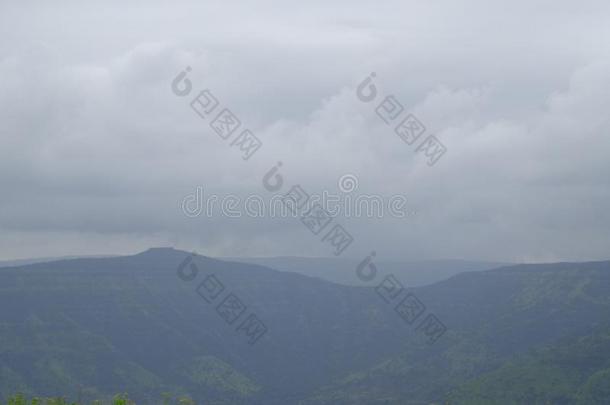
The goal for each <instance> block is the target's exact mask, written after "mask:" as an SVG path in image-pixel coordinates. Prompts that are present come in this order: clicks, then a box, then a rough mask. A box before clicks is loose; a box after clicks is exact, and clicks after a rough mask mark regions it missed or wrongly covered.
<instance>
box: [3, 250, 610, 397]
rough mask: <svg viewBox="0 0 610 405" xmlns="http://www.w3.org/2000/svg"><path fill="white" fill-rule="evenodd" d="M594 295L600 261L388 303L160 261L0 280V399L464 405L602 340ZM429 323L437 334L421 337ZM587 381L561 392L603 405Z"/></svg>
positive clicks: (210, 263)
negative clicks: (524, 369) (565, 349)
mask: <svg viewBox="0 0 610 405" xmlns="http://www.w3.org/2000/svg"><path fill="white" fill-rule="evenodd" d="M609 281H610V262H592V263H557V264H545V265H518V266H508V267H502V268H499V269H495V270H489V271H481V272H468V273H460V274H458V275H456V276H453V277H451V278H449V279H447V280H445V281H442V282H438V283H435V284H432V285H427V286H424V287H418V288H407V289H406V291H402V292H401V295H399V296H397V298H396V299H394V300H392V297H391V295H392V291H391V290H390V289H389V288H385V289H383V288H379V287H378V285H379V284H380V283H381V282H382V278H380V279H375V280H373V281H371V283H369V285H368V286H367V287H353V286H344V285H338V284H335V283H330V282H327V281H324V280H320V279H316V278H312V277H306V276H303V275H300V274H295V273H293V272H282V271H277V270H273V269H270V268H267V267H263V266H259V265H254V264H247V263H236V262H230V261H225V260H215V259H212V258H209V257H204V256H191V255H190V254H188V253H186V252H181V251H177V250H173V249H151V250H148V251H146V252H143V253H140V254H137V255H133V256H123V257H111V258H96V259H75V260H62V261H54V262H47V263H38V264H30V265H26V266H19V267H9V268H2V269H0V396H3V397H6V396H8V395H9V394H13V393H14V392H16V391H24V392H28V393H31V394H34V393H36V394H44V395H67V396H70V397H71V398H75V397H76V395H77V393H78V392H81V394H82V396H83V398H84V399H92V398H98V397H107V396H109V395H111V394H114V393H117V392H129V393H130V395H131V397H133V398H135V399H136V400H137V401H139V403H144V404H147V403H158V402H159V401H158V399H159V398H160V397H161V394H162V393H163V392H171V393H172V395H178V394H188V395H190V396H191V397H193V398H194V399H196V400H197V401H198V403H205V404H297V403H302V404H317V405H319V404H382V403H383V404H422V403H428V404H429V403H432V402H435V401H436V402H439V403H440V402H441V401H446V400H449V401H455V403H468V400H469V398H473V400H474V399H477V398H480V396H478V395H479V394H478V393H479V392H486V391H485V389H486V388H477V387H483V383H482V382H481V381H484V382H486V381H491V382H490V383H489V384H490V385H488V386H489V387H494V388H493V389H494V390H497V389H500V390H505V391H507V395H508V394H509V393H508V388H507V387H500V388H497V386H498V385H500V386H501V385H502V384H503V383H502V381H505V380H503V379H501V378H500V379H498V378H496V379H491V380H490V378H491V377H489V376H492V377H493V376H495V374H493V373H494V372H498V373H500V372H501V370H503V368H505V367H507V364H510V362H511V361H521V359H524V358H526V357H524V356H528V355H529V354H530V353H533V352H534V353H535V352H536V350H544V349H545V348H548V347H554V346H556V345H561V344H562V343H561V342H564V341H566V339H567V340H569V339H572V340H574V339H576V340H577V339H580V338H583V337H586V336H597V335H599V334H602V335H603V333H605V332H604V331H608V330H610V317H609V315H610V283H609ZM384 285H386V284H384ZM386 286H387V285H386ZM408 294H412V295H408ZM382 297H383V298H382ZM409 297H410V298H409ZM384 298H385V299H387V300H388V301H390V302H386V301H385V300H384ZM407 299H409V301H407ZM403 300H404V301H403ZM208 301H210V302H208ZM400 303H403V304H404V303H409V304H414V303H419V304H421V305H423V306H425V308H422V311H423V312H422V314H421V316H419V317H417V319H416V320H413V319H412V318H413V316H412V315H413V313H412V312H409V311H407V310H406V309H405V308H406V307H404V306H399V308H400V309H401V312H400V315H402V316H403V317H402V318H401V316H400V315H399V313H398V312H397V311H396V310H395V308H396V307H397V305H398V304H400ZM409 308H410V309H413V308H415V307H413V306H412V305H411V306H410V307H409ZM420 312H421V311H420ZM431 314H433V315H435V316H436V317H437V319H438V320H440V321H441V322H442V323H443V324H444V325H446V327H447V330H446V332H445V333H444V334H442V336H441V335H439V334H434V333H429V332H430V329H429V328H428V326H429V324H426V323H422V321H426V320H428V319H431V318H429V315H431ZM234 318H235V319H234ZM407 321H409V322H410V321H412V323H411V324H409V323H408V322H407ZM260 322H262V323H260ZM253 325H254V326H255V327H252V326H253ZM437 331H438V330H437ZM432 332H435V330H434V328H432ZM439 336H440V337H439ZM431 337H432V338H433V339H430V338H431ZM436 338H438V340H435V339H436ZM558 347H560V346H558ZM606 353H607V352H605V351H604V352H603V354H601V355H602V356H603V357H604V358H606V356H607V355H606ZM595 367H598V368H599V369H595V368H590V369H587V370H588V371H582V373H581V375H582V378H580V379H578V380H574V381H576V382H574V384H577V383H578V384H580V385H578V386H579V387H584V386H586V384H588V383H590V384H589V385H591V386H593V388H592V389H591V390H590V391H591V393H592V394H591V395H598V396H599V395H600V394H599V392H602V394H601V395H604V394H603V392H604V391H603V387H602V388H600V387H599V384H600V382H599V380H600V379H602V380H603V378H604V376H605V375H606V374H604V370H605V368H604V367H605V364H601V363H600V364H599V365H596V366H595ZM583 370H584V369H583ZM589 372H590V373H592V374H591V375H589V374H587V373H589ZM598 372H600V373H601V374H596V373H598ZM594 375H597V376H596V377H595V378H593V377H594ZM585 378H586V380H585ZM591 378H593V379H592V380H591V381H589V379H591ZM477 379H483V380H481V381H479V380H477ZM496 381H500V383H496ZM494 384H495V385H494ZM566 384H567V383H566ZM473 387H474V388H473ZM523 389H525V390H527V386H526V385H523ZM579 389H580V388H579ZM583 389H584V388H583ZM583 392H584V391H583ZM500 394H502V392H499V393H498V395H500ZM510 395H513V394H510ZM507 398H508V397H507ZM458 401H461V402H458ZM567 403H570V402H567ZM592 403H595V402H592ZM600 403H602V402H600Z"/></svg>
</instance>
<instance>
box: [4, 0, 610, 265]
mask: <svg viewBox="0 0 610 405" xmlns="http://www.w3.org/2000/svg"><path fill="white" fill-rule="evenodd" d="M123 3H124V2H119V1H116V2H114V1H99V2H76V1H75V2H53V4H50V3H48V2H31V1H23V2H12V4H9V2H2V3H1V4H0V168H1V170H0V188H1V190H2V193H1V194H0V258H1V259H14V258H24V257H41V256H61V255H77V254H115V253H116V254H123V253H133V252H137V251H140V250H144V249H146V248H148V247H151V246H175V247H177V248H181V249H196V250H197V251H198V252H200V253H203V254H208V255H229V256H242V255H243V256H246V255H252V256H277V255H297V256H329V255H331V254H332V249H331V248H330V247H329V246H328V245H327V244H325V243H323V242H321V240H320V239H321V236H323V234H319V235H313V234H312V233H311V232H310V231H309V230H308V229H307V228H305V227H304V226H303V224H302V223H301V222H300V221H299V220H297V219H294V218H269V217H261V218H249V217H243V216H242V217H240V218H227V217H226V216H222V215H214V216H213V217H211V218H210V217H207V216H206V215H201V216H198V217H194V218H189V217H187V216H186V215H184V213H183V212H182V210H181V202H182V201H183V198H185V196H187V195H189V193H194V192H195V190H196V188H197V187H202V188H203V190H204V193H205V194H217V195H227V194H235V195H238V196H245V195H250V194H258V195H260V196H261V197H264V198H267V197H270V196H271V195H272V194H271V193H270V192H269V191H267V190H266V189H265V188H264V187H263V185H262V178H263V176H264V175H265V173H267V172H268V171H269V170H270V169H271V167H272V166H274V165H275V164H276V163H277V162H278V161H281V162H282V167H281V175H282V176H283V178H284V179H285V185H284V189H283V190H282V191H286V190H288V188H289V187H290V186H291V185H294V184H299V185H300V186H302V187H303V189H305V190H307V191H308V192H310V193H320V192H322V190H328V191H329V192H331V193H337V192H339V191H338V179H339V178H341V177H342V176H343V175H346V174H349V175H352V176H355V177H356V178H357V179H358V189H357V190H356V191H355V193H367V194H372V193H376V194H378V195H380V196H387V197H389V196H392V195H402V196H404V197H405V199H406V201H407V207H408V209H409V211H410V212H411V214H409V215H407V216H406V217H404V218H395V217H389V216H385V217H383V218H353V217H343V216H341V217H339V216H338V217H336V218H335V219H334V221H336V223H340V224H341V225H343V226H344V227H345V229H347V230H349V232H350V233H351V234H352V235H353V238H354V242H353V244H352V245H351V246H350V247H349V249H348V250H346V251H345V255H346V256H353V257H362V256H364V255H366V254H368V253H369V252H370V251H371V250H375V251H377V254H378V257H380V258H403V259H434V258H462V259H487V260H503V261H558V260H596V259H608V258H609V257H610V253H608V252H609V250H608V247H609V246H610V232H608V229H610V213H609V212H608V207H609V204H608V202H609V201H610V187H609V186H610V177H609V174H610V133H609V132H610V131H609V128H610V118H609V117H610V115H609V114H608V107H609V106H610V41H608V38H610V24H608V21H609V19H610V3H608V2H607V1H580V2H573V1H563V0H560V1H557V0H556V1H542V0H538V1H530V2H525V1H514V0H512V1H483V0H462V1H460V2H456V1H434V2H415V1H404V0H401V1H388V2H383V3H381V4H379V3H376V2H364V1H336V2H333V3H332V4H328V3H329V2H323V1H308V2H285V1H283V2H280V1H277V2H275V1H258V2H246V1H243V2H210V1H192V2H183V3H180V4H174V3H173V2H172V3H170V2H167V3H161V2H151V1H147V2H130V4H129V5H125V4H123ZM186 66H190V67H191V72H190V73H189V76H188V78H189V80H190V81H191V83H192V87H193V90H192V93H191V94H190V95H189V96H185V97H179V96H176V95H175V94H174V93H173V92H172V88H171V83H172V80H174V78H175V77H176V76H177V75H178V74H179V73H180V72H181V71H182V70H183V69H185V68H186ZM371 72H375V74H376V77H375V81H374V84H375V86H376V88H377V89H378V93H379V96H378V98H377V99H376V100H375V101H373V102H371V103H364V102H362V101H360V100H359V99H358V97H357V96H356V88H357V86H358V84H359V83H361V82H362V80H364V79H365V78H366V77H367V76H368V75H369V74H370V73H371ZM203 89H209V90H210V91H211V92H212V93H213V94H214V95H215V96H216V97H217V99H218V100H219V101H220V104H221V106H222V107H226V108H230V109H231V111H233V112H234V113H235V115H236V116H237V117H238V118H239V120H240V121H241V122H242V125H243V127H242V128H248V129H250V130H251V131H252V133H253V134H255V135H256V136H257V137H258V138H259V139H260V140H261V141H262V143H263V146H262V147H261V149H260V150H259V151H257V152H256V154H255V155H253V156H252V157H251V158H250V159H249V160H247V161H244V160H243V159H242V158H241V155H240V153H239V151H238V150H237V149H236V148H235V147H231V145H230V141H225V140H223V139H221V138H220V137H219V136H218V135H217V134H216V133H215V132H214V131H213V130H212V129H211V128H210V126H209V123H210V121H211V119H212V118H213V117H211V118H208V119H202V118H200V117H199V116H198V115H197V114H195V113H194V112H193V110H192V109H191V108H190V106H189V103H190V101H191V100H192V99H193V97H194V96H195V95H196V94H197V93H198V92H199V91H200V90H203ZM387 95H394V97H395V99H396V100H398V101H399V102H400V103H401V104H402V105H403V106H404V111H405V114H407V113H412V114H414V115H415V116H417V118H418V119H419V120H420V121H421V122H422V123H424V125H425V126H426V129H427V132H426V135H428V134H434V135H435V136H436V137H437V138H438V139H439V140H440V141H441V142H442V143H443V144H444V145H445V146H446V148H447V152H446V153H445V155H443V157H442V158H441V159H440V160H439V161H438V162H437V163H436V164H435V165H434V166H432V167H430V166H428V165H427V163H426V162H427V160H426V158H425V156H424V155H423V154H422V153H416V152H415V151H416V146H417V144H416V145H414V146H412V145H407V144H406V143H405V142H403V141H402V140H401V139H400V138H399V137H398V136H397V135H396V134H395V133H394V132H393V127H392V126H389V125H386V124H385V123H384V122H383V121H382V120H381V119H380V118H379V117H378V116H377V115H376V113H375V108H376V107H377V105H378V104H379V102H380V101H381V100H383V98H384V97H385V96H387ZM339 193H340V192H339Z"/></svg>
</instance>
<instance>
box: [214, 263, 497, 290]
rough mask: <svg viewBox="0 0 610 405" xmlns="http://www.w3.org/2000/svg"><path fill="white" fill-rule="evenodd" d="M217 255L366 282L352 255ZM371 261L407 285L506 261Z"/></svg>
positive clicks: (336, 279)
mask: <svg viewBox="0 0 610 405" xmlns="http://www.w3.org/2000/svg"><path fill="white" fill-rule="evenodd" d="M220 259H221V260H228V261H234V262H240V263H252V264H258V265H261V266H265V267H270V268H272V269H276V270H281V271H288V272H292V273H299V274H303V275H305V276H309V277H316V278H319V279H322V280H326V281H330V282H333V283H337V284H341V285H351V286H366V285H368V284H367V283H366V282H364V281H362V280H360V279H359V278H358V277H356V275H355V269H356V267H357V266H358V264H359V263H360V260H356V259H343V258H313V257H312V258H309V257H241V258H239V257H234V258H220ZM375 264H376V266H377V269H378V270H379V273H380V274H379V277H380V278H381V279H382V278H383V277H385V276H386V275H389V274H393V275H394V276H396V277H397V278H399V279H400V280H401V282H402V283H404V284H405V285H408V286H411V287H419V286H423V285H427V284H432V283H436V282H438V281H442V280H445V279H447V278H449V277H451V276H454V275H456V274H459V273H464V272H469V271H483V270H491V269H495V268H498V267H502V266H507V265H508V264H507V263H500V262H478V261H468V260H421V261H406V260H403V261H399V260H375Z"/></svg>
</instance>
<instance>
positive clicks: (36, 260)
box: [0, 255, 116, 268]
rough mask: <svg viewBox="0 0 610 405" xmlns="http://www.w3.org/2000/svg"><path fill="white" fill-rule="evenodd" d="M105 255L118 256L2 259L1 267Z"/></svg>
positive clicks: (0, 261) (87, 257) (84, 257)
mask: <svg viewBox="0 0 610 405" xmlns="http://www.w3.org/2000/svg"><path fill="white" fill-rule="evenodd" d="M104 257H116V256H114V255H91V256H62V257H36V258H32V259H17V260H0V268H1V267H17V266H25V265H27V264H35V263H46V262H56V261H60V260H71V259H101V258H104Z"/></svg>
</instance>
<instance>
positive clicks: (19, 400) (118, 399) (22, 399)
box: [6, 393, 196, 405]
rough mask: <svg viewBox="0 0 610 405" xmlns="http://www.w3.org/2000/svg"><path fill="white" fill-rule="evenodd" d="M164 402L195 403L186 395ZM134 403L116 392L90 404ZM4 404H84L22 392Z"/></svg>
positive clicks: (128, 404) (113, 404)
mask: <svg viewBox="0 0 610 405" xmlns="http://www.w3.org/2000/svg"><path fill="white" fill-rule="evenodd" d="M163 400H164V404H167V405H170V404H176V405H196V403H195V401H193V400H192V399H191V398H188V397H179V398H178V399H177V400H176V402H171V396H168V395H164V398H163ZM105 404H108V405H136V403H135V402H134V401H132V400H130V399H129V396H128V395H127V394H117V395H115V396H114V397H113V398H112V400H111V401H110V402H104V401H101V400H95V401H93V402H91V405H105ZM6 405H85V404H84V403H81V402H68V401H67V400H66V399H65V398H37V397H34V398H32V399H31V400H30V401H28V399H27V398H26V396H25V395H24V394H22V393H18V394H15V395H13V396H11V397H9V398H8V400H7V402H6Z"/></svg>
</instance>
